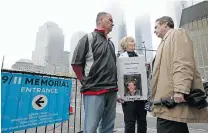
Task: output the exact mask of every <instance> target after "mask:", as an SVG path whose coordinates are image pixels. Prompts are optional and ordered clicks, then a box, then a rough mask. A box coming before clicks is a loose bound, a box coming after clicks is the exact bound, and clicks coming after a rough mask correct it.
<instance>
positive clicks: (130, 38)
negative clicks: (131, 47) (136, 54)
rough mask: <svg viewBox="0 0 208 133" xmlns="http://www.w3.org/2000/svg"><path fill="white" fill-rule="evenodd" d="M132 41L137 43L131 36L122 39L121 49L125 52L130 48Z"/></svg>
mask: <svg viewBox="0 0 208 133" xmlns="http://www.w3.org/2000/svg"><path fill="white" fill-rule="evenodd" d="M130 41H135V39H134V38H133V37H130V36H125V37H123V38H122V39H121V41H120V47H121V49H122V50H123V51H124V52H125V51H126V48H127V46H128V43H129V42H130Z"/></svg>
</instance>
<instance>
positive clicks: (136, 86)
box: [124, 74, 142, 97]
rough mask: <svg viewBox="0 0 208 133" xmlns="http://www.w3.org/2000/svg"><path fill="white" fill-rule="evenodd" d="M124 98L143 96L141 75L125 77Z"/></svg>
mask: <svg viewBox="0 0 208 133" xmlns="http://www.w3.org/2000/svg"><path fill="white" fill-rule="evenodd" d="M124 88H125V89H124V91H125V92H124V96H125V97H135V96H137V97H140V96H142V85H141V74H134V75H124Z"/></svg>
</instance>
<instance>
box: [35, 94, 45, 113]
mask: <svg viewBox="0 0 208 133" xmlns="http://www.w3.org/2000/svg"><path fill="white" fill-rule="evenodd" d="M47 103H48V99H47V97H46V96H45V95H37V96H35V97H34V98H33V100H32V106H33V108H34V109H36V110H41V109H43V108H44V107H45V106H46V105H47Z"/></svg>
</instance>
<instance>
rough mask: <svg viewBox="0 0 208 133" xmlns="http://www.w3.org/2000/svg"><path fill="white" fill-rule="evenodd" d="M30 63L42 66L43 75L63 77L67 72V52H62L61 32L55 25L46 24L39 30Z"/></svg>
mask: <svg viewBox="0 0 208 133" xmlns="http://www.w3.org/2000/svg"><path fill="white" fill-rule="evenodd" d="M67 56H68V57H67ZM67 60H68V61H67ZM32 62H33V63H34V65H37V66H43V67H44V73H50V74H62V75H63V73H67V72H68V71H69V70H68V68H69V52H67V51H64V35H63V31H62V29H61V28H60V27H59V26H58V25H57V24H56V23H54V22H46V23H45V24H44V25H43V26H41V27H40V28H39V31H38V32H37V36H36V44H35V50H34V51H33V53H32ZM67 67H68V68H67Z"/></svg>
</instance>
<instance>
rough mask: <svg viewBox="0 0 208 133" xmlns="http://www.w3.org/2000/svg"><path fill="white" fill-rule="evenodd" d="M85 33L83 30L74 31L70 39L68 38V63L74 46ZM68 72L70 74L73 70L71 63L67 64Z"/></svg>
mask: <svg viewBox="0 0 208 133" xmlns="http://www.w3.org/2000/svg"><path fill="white" fill-rule="evenodd" d="M86 34H87V33H85V32H84V31H77V32H75V33H73V35H72V36H71V40H70V58H69V63H70V64H71V61H72V57H73V54H74V49H75V48H76V46H77V44H78V42H79V40H80V39H81V38H82V37H83V36H84V35H86ZM69 73H70V74H71V75H73V70H72V67H71V65H70V66H69Z"/></svg>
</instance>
